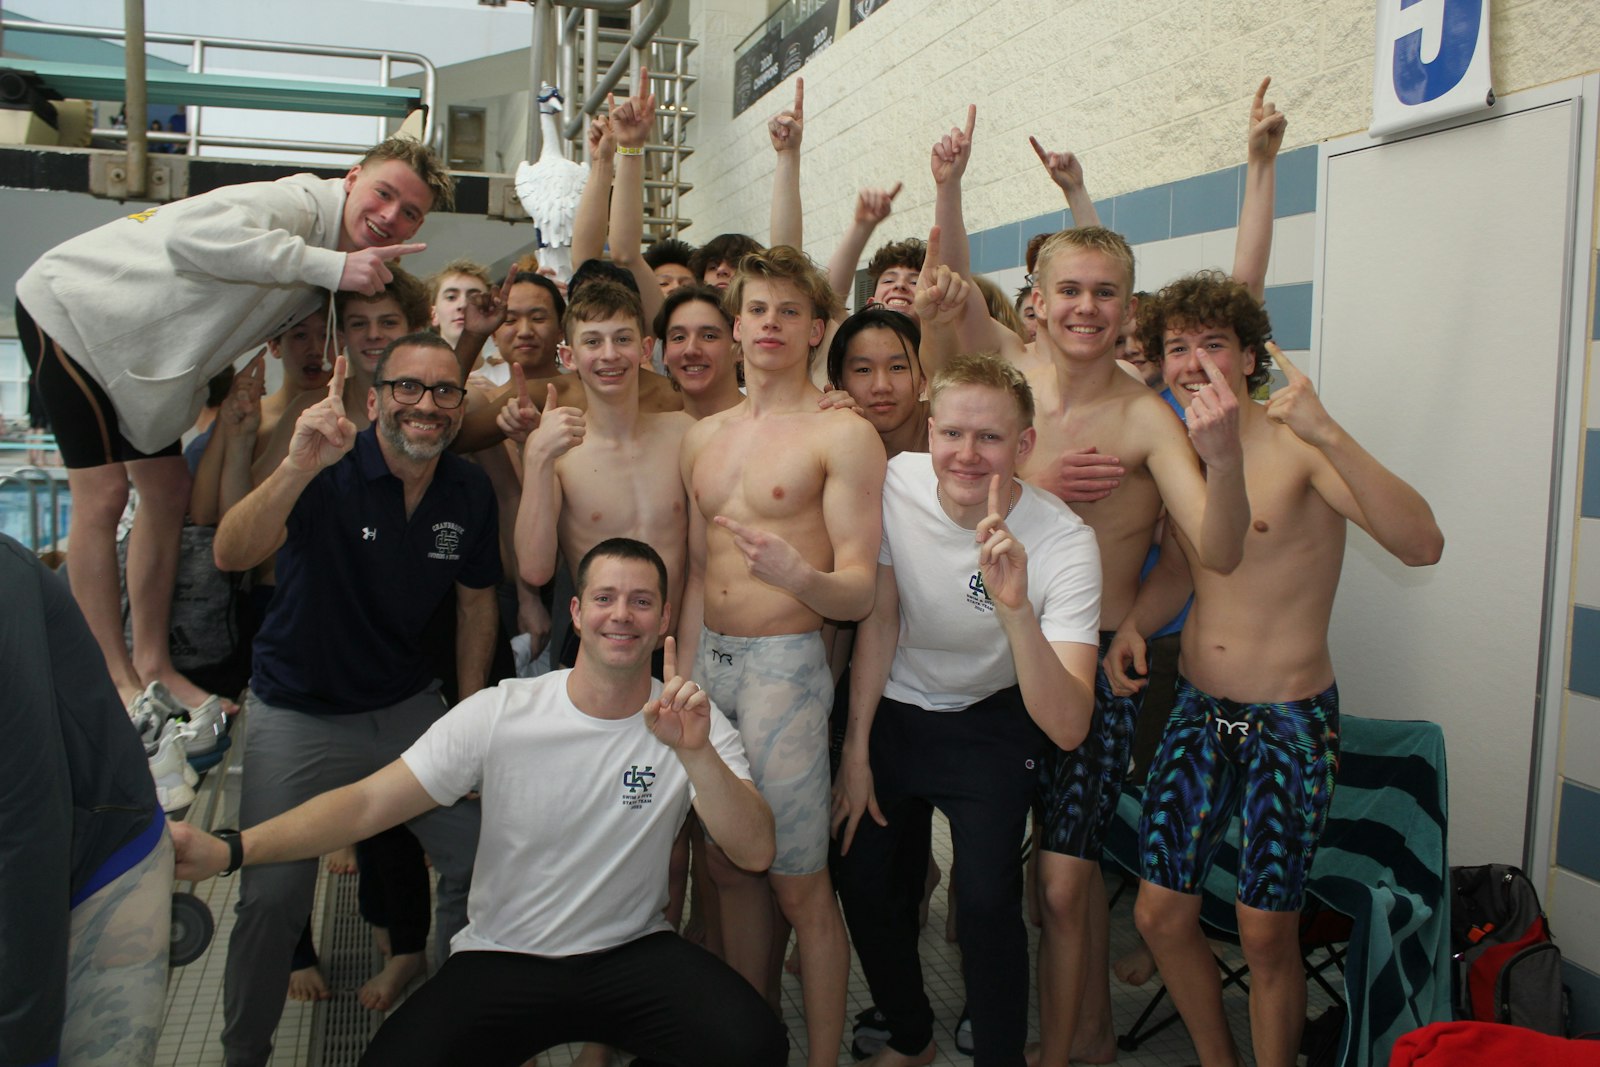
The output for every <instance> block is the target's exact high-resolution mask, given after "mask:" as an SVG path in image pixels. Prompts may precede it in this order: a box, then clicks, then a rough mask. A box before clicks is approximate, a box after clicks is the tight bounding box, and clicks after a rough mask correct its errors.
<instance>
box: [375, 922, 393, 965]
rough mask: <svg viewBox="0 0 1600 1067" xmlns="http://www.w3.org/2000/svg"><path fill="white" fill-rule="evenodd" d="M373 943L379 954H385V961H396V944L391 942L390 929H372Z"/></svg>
mask: <svg viewBox="0 0 1600 1067" xmlns="http://www.w3.org/2000/svg"><path fill="white" fill-rule="evenodd" d="M372 943H373V944H374V945H376V946H377V949H378V951H379V952H381V953H383V958H384V959H386V960H392V959H394V943H393V942H391V941H390V940H389V928H388V927H387V926H374V927H373V928H372Z"/></svg>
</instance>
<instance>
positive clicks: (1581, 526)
mask: <svg viewBox="0 0 1600 1067" xmlns="http://www.w3.org/2000/svg"><path fill="white" fill-rule="evenodd" d="M1597 391H1600V390H1597ZM1589 425H1590V426H1596V425H1600V423H1596V422H1591V423H1590V424H1589ZM1572 579H1573V580H1572V585H1573V589H1572V599H1573V601H1574V603H1578V604H1582V605H1584V606H1585V607H1591V608H1600V519H1579V520H1578V561H1577V565H1576V566H1575V567H1574V568H1573V574H1572Z"/></svg>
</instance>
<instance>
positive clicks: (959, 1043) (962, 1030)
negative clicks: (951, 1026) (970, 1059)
mask: <svg viewBox="0 0 1600 1067" xmlns="http://www.w3.org/2000/svg"><path fill="white" fill-rule="evenodd" d="M976 1047H977V1046H976V1045H974V1044H973V1043H972V1016H971V1015H970V1014H969V1013H968V1012H967V1009H966V1007H965V1006H963V1007H962V1008H961V1021H960V1022H958V1023H956V1051H957V1052H959V1053H961V1054H962V1055H963V1056H970V1055H972V1050H973V1049H974V1048H976Z"/></svg>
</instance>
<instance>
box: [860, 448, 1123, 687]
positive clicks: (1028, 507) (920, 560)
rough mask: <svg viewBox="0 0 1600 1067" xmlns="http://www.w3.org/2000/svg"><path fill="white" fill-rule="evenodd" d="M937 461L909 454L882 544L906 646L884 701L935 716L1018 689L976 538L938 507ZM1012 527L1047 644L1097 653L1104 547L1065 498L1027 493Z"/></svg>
mask: <svg viewBox="0 0 1600 1067" xmlns="http://www.w3.org/2000/svg"><path fill="white" fill-rule="evenodd" d="M937 487H938V480H937V478H936V477H935V476H934V473H933V459H932V457H931V456H929V455H928V454H927V453H925V452H902V453H900V454H899V455H898V456H896V457H894V459H892V460H890V461H889V473H888V476H887V477H886V478H885V479H884V483H883V545H882V547H881V548H880V549H879V550H878V562H879V563H881V564H884V565H886V566H891V567H893V568H894V580H895V587H896V589H897V590H898V591H899V594H900V642H899V645H898V646H897V647H896V648H895V653H894V662H893V664H892V665H891V666H890V668H889V681H888V684H886V685H885V686H884V689H883V695H884V696H886V697H888V698H890V699H891V700H898V701H900V702H901V703H903V704H914V705H916V706H917V707H919V708H925V709H927V710H929V711H955V710H958V709H960V708H965V707H968V706H970V705H972V704H975V703H977V702H978V701H979V700H982V699H983V698H984V697H986V696H989V695H990V694H992V693H996V692H999V691H1000V690H1001V689H1004V688H1006V687H1007V686H1012V685H1016V684H1017V670H1016V666H1015V664H1014V663H1013V662H1012V659H1011V643H1010V642H1009V641H1007V640H1006V635H1005V631H1003V630H1002V629H1001V628H1000V622H999V620H998V619H996V618H995V615H994V604H993V603H991V602H990V600H989V594H988V592H987V591H985V589H984V588H983V578H982V576H981V575H980V574H979V572H978V544H977V542H976V541H975V540H974V536H975V535H974V532H973V531H972V530H966V529H963V528H962V527H960V526H957V525H956V524H955V523H954V522H953V521H951V519H950V516H948V515H946V514H945V513H944V508H942V507H940V506H939V498H938V495H937V492H936V490H937ZM1006 525H1007V526H1008V527H1009V528H1010V530H1011V532H1012V534H1013V535H1015V537H1016V538H1017V540H1018V541H1020V542H1021V543H1022V547H1023V548H1024V549H1026V550H1027V553H1028V599H1029V600H1030V601H1031V602H1032V603H1033V610H1034V613H1035V614H1036V615H1037V616H1038V618H1039V625H1040V628H1041V629H1042V630H1043V631H1044V636H1045V639H1046V640H1049V641H1075V642H1081V643H1083V644H1089V645H1097V644H1098V642H1099V639H1100V633H1099V625H1100V546H1099V545H1098V544H1097V543H1096V541H1095V538H1094V531H1093V530H1091V529H1090V528H1089V527H1088V525H1087V524H1086V523H1084V521H1083V520H1082V519H1080V518H1078V516H1077V515H1076V514H1074V513H1073V511H1072V509H1071V508H1069V507H1067V506H1066V505H1065V504H1063V503H1062V502H1061V501H1060V500H1059V499H1058V498H1056V497H1054V496H1052V495H1050V494H1049V493H1046V492H1044V491H1043V490H1040V489H1035V488H1034V487H1033V486H1031V485H1027V484H1025V483H1024V484H1023V485H1022V495H1021V497H1020V498H1018V500H1017V506H1016V508H1015V509H1014V510H1013V511H1012V512H1011V514H1010V516H1008V517H1007V519H1006Z"/></svg>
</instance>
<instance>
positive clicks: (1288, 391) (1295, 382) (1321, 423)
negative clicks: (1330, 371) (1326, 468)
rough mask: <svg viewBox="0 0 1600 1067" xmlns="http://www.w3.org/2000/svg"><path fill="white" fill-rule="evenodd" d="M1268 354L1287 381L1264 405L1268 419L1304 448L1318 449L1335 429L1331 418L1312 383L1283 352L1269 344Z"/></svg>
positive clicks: (1269, 342)
mask: <svg viewBox="0 0 1600 1067" xmlns="http://www.w3.org/2000/svg"><path fill="white" fill-rule="evenodd" d="M1267 351H1268V352H1270V353H1272V359H1273V362H1275V363H1276V364H1277V365H1278V369H1280V370H1281V371H1283V376H1284V377H1285V378H1286V379H1288V382H1287V384H1285V385H1284V387H1283V388H1282V389H1279V390H1278V391H1277V392H1275V393H1273V394H1272V397H1271V398H1270V399H1269V400H1268V401H1267V418H1269V419H1271V420H1272V421H1273V422H1276V423H1280V424H1282V425H1284V426H1287V427H1289V429H1291V430H1293V431H1294V434H1295V436H1296V437H1298V438H1300V440H1302V441H1304V442H1305V443H1306V444H1308V445H1313V446H1316V447H1319V448H1320V447H1321V446H1322V445H1323V444H1325V443H1326V442H1327V439H1328V435H1329V432H1330V431H1331V430H1332V429H1333V427H1334V426H1335V423H1334V421H1333V416H1332V415H1329V414H1328V409H1327V408H1325V407H1323V406H1322V398H1321V397H1319V396H1317V390H1316V387H1315V386H1313V385H1312V384H1311V379H1310V378H1307V377H1306V375H1305V372H1304V371H1302V370H1301V369H1300V368H1299V367H1296V366H1295V365H1294V364H1293V363H1290V362H1289V357H1288V356H1286V355H1284V354H1283V349H1281V348H1279V347H1278V346H1277V345H1275V344H1273V343H1272V342H1271V341H1268V342H1267Z"/></svg>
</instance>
